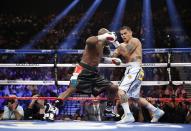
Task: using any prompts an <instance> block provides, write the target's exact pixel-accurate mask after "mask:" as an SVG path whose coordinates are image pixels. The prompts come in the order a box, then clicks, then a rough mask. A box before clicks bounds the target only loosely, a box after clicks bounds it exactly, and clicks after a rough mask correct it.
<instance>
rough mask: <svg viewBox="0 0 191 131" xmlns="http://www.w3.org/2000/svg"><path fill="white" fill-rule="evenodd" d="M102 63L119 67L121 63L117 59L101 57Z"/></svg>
mask: <svg viewBox="0 0 191 131" xmlns="http://www.w3.org/2000/svg"><path fill="white" fill-rule="evenodd" d="M103 60H104V63H108V64H116V65H120V64H121V63H122V61H121V59H119V58H109V57H103Z"/></svg>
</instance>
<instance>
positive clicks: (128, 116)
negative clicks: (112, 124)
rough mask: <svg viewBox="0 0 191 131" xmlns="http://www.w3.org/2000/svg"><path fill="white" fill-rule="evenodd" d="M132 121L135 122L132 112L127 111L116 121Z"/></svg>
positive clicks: (120, 122)
mask: <svg viewBox="0 0 191 131" xmlns="http://www.w3.org/2000/svg"><path fill="white" fill-rule="evenodd" d="M133 122H135V118H134V117H133V115H132V113H128V114H126V115H123V116H122V117H121V120H120V121H118V122H116V123H117V124H123V123H133Z"/></svg>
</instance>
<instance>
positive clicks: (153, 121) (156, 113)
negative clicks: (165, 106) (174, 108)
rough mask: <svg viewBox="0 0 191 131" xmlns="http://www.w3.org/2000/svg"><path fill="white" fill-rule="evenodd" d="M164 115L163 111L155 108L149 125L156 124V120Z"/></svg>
mask: <svg viewBox="0 0 191 131" xmlns="http://www.w3.org/2000/svg"><path fill="white" fill-rule="evenodd" d="M163 115H164V111H163V110H161V109H159V108H157V110H156V111H155V112H154V113H153V114H152V116H153V117H152V120H151V123H155V122H158V120H159V119H160V118H161V117H162V116H163Z"/></svg>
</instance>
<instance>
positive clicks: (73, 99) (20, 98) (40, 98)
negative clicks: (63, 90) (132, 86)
mask: <svg viewBox="0 0 191 131" xmlns="http://www.w3.org/2000/svg"><path fill="white" fill-rule="evenodd" d="M0 99H17V100H71V101H86V100H108V98H106V97H100V98H93V97H68V98H57V97H9V96H0ZM145 99H147V100H149V101H160V102H170V101H176V102H191V98H151V97H147V98H145Z"/></svg>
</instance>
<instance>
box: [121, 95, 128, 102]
mask: <svg viewBox="0 0 191 131" xmlns="http://www.w3.org/2000/svg"><path fill="white" fill-rule="evenodd" d="M127 101H128V97H127V95H126V94H124V95H122V96H121V103H125V102H127Z"/></svg>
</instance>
